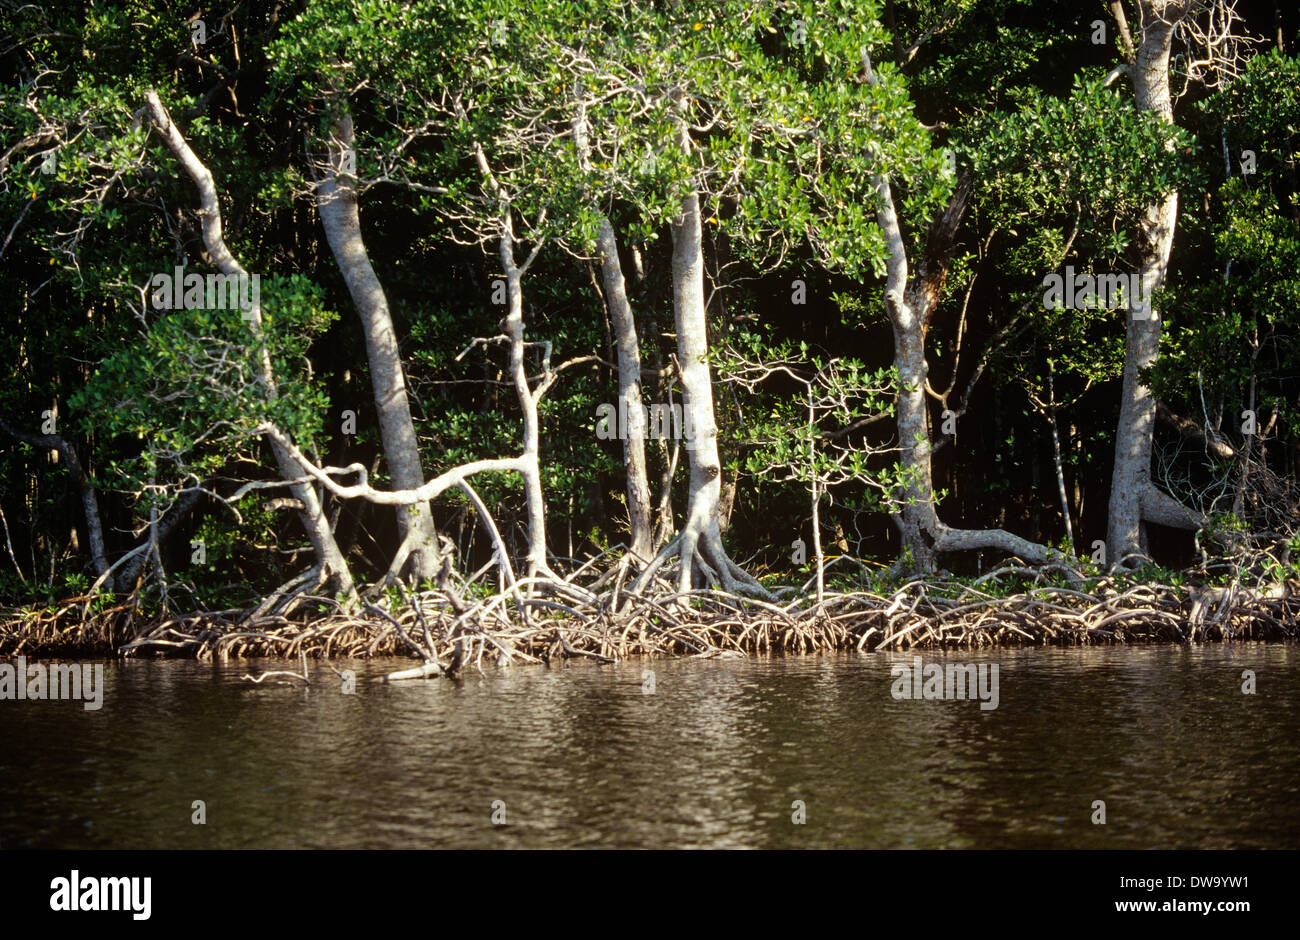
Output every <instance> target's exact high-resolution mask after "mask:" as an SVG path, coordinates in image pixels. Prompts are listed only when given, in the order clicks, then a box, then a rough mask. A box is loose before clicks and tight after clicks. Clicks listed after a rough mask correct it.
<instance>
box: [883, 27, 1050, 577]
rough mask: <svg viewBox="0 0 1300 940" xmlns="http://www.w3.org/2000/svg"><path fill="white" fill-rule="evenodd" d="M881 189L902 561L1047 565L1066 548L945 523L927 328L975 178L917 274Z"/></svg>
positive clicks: (933, 565) (922, 566) (959, 192)
mask: <svg viewBox="0 0 1300 940" xmlns="http://www.w3.org/2000/svg"><path fill="white" fill-rule="evenodd" d="M863 68H864V71H865V73H866V77H867V80H868V81H870V82H874V81H875V73H874V72H873V71H872V69H871V62H870V60H869V59H868V58H867V56H866V53H865V52H864V53H863ZM874 185H875V188H876V192H877V193H878V194H879V196H880V206H879V208H878V209H877V210H876V223H877V224H878V225H879V226H880V229H881V232H882V233H883V234H884V236H885V244H886V246H887V250H888V257H887V259H886V262H885V271H886V282H885V307H886V309H887V312H888V314H889V319H890V323H891V324H892V325H893V328H894V366H895V368H896V369H897V370H898V401H897V408H898V412H897V423H898V446H899V449H900V458H899V462H900V464H901V465H902V469H903V471H904V473H905V477H906V478H905V481H904V483H903V485H902V487H901V490H900V492H899V494H898V495H899V497H900V499H901V502H902V506H901V507H900V508H899V511H898V512H897V513H896V514H895V516H894V521H895V523H896V524H897V525H898V527H899V531H900V535H901V537H902V543H903V546H902V547H903V553H902V558H901V559H900V561H902V562H903V564H902V565H901V566H900V567H902V568H907V569H910V570H911V571H913V572H915V573H918V574H931V573H933V572H934V571H935V570H936V569H937V558H938V555H939V553H940V552H955V551H968V550H971V549H977V548H997V549H1000V550H1002V551H1005V552H1008V553H1010V554H1013V555H1017V556H1019V557H1021V558H1023V559H1025V560H1026V561H1030V562H1033V563H1035V564H1043V563H1046V562H1049V561H1054V560H1057V559H1059V558H1060V557H1061V555H1060V552H1057V551H1056V550H1054V549H1051V548H1048V547H1046V546H1043V545H1038V544H1036V543H1034V542H1030V541H1028V540H1026V539H1022V538H1020V537H1019V536H1017V535H1012V534H1011V533H1010V532H1005V531H1003V530H1002V529H953V528H951V527H949V526H947V525H945V524H944V523H943V522H942V521H941V520H940V519H939V516H938V513H937V512H936V510H935V505H934V477H933V473H932V469H931V463H930V458H931V453H932V446H931V443H930V426H929V421H928V413H927V409H926V400H925V379H926V372H927V370H928V365H927V363H926V359H925V333H926V327H927V325H928V323H929V318H930V315H931V313H932V311H933V308H934V305H935V304H936V303H937V302H938V298H939V296H940V294H941V291H942V287H943V281H944V278H945V277H946V275H947V270H948V263H949V260H950V259H951V253H952V245H953V239H954V236H955V234H956V230H957V226H958V224H959V223H960V220H961V217H962V215H963V214H964V212H965V208H966V200H967V197H968V195H969V192H970V185H971V178H970V176H969V175H965V176H963V178H962V180H961V181H959V183H958V185H957V188H956V190H955V191H954V193H953V196H952V199H951V200H950V202H949V205H948V208H947V209H946V210H945V212H944V214H943V216H942V217H941V218H940V219H939V220H937V221H936V222H935V224H934V225H933V226H932V227H931V229H930V232H929V237H928V240H927V243H926V252H925V257H924V259H923V261H922V265H921V269H920V271H919V273H918V275H917V277H916V279H915V281H914V282H913V281H911V280H909V273H908V263H907V246H906V243H905V242H904V240H903V232H902V229H901V228H900V226H899V223H898V213H897V211H896V210H895V208H894V196H893V190H892V188H891V186H890V184H889V178H888V177H887V176H885V175H884V174H878V175H877V176H876V177H875V180H874Z"/></svg>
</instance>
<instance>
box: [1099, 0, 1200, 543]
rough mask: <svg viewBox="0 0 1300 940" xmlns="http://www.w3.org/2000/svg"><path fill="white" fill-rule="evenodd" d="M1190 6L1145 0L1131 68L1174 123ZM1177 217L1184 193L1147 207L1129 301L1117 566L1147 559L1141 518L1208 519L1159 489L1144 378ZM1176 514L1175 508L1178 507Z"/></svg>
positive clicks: (1156, 107) (1115, 500)
mask: <svg viewBox="0 0 1300 940" xmlns="http://www.w3.org/2000/svg"><path fill="white" fill-rule="evenodd" d="M1184 7H1185V4H1181V3H1167V2H1161V0H1143V3H1142V8H1143V9H1142V12H1143V17H1142V20H1143V29H1142V39H1141V43H1140V45H1139V46H1138V49H1137V56H1136V60H1135V61H1134V62H1133V64H1132V66H1131V72H1132V78H1133V85H1134V89H1135V96H1136V99H1137V106H1138V109H1139V110H1142V111H1150V112H1153V113H1155V114H1157V115H1159V117H1160V118H1161V120H1163V121H1165V122H1166V123H1169V124H1172V123H1173V101H1172V98H1171V97H1170V93H1169V54H1170V48H1171V46H1172V42H1173V34H1174V23H1175V22H1176V20H1177V19H1178V16H1179V15H1181V14H1182V13H1183V12H1184V9H1183V8H1184ZM1177 218H1178V193H1177V191H1174V192H1171V193H1168V194H1167V195H1165V196H1163V197H1162V198H1161V199H1160V200H1159V201H1158V202H1155V203H1153V204H1152V205H1151V206H1149V207H1148V209H1147V211H1146V214H1145V217H1144V218H1143V220H1142V222H1141V225H1140V236H1141V243H1142V260H1141V267H1140V275H1141V278H1142V285H1143V288H1144V290H1143V294H1144V298H1143V299H1144V300H1145V306H1144V307H1142V308H1136V305H1135V304H1134V303H1130V305H1129V309H1128V311H1127V315H1128V316H1127V319H1128V327H1127V335H1126V338H1125V346H1124V380H1123V387H1122V390H1121V392H1120V396H1121V397H1120V412H1119V425H1118V427H1117V429H1116V433H1115V462H1114V467H1113V470H1112V473H1111V488H1110V504H1109V512H1108V518H1107V532H1106V551H1107V557H1108V558H1109V560H1110V562H1111V564H1124V563H1125V559H1126V558H1128V557H1129V556H1130V555H1145V554H1146V550H1145V544H1146V532H1145V530H1144V528H1143V521H1144V520H1147V521H1151V522H1158V523H1161V524H1163V525H1173V526H1176V527H1177V528H1184V529H1195V528H1199V527H1200V526H1201V525H1203V524H1204V517H1203V516H1202V515H1201V514H1200V513H1198V512H1195V511H1194V510H1191V509H1188V508H1187V507H1185V506H1181V504H1179V503H1178V502H1177V500H1174V499H1173V498H1172V497H1170V496H1167V495H1166V494H1164V493H1160V492H1159V491H1157V490H1156V488H1155V484H1154V483H1152V482H1151V444H1152V433H1153V431H1154V428H1155V417H1156V400H1155V396H1154V395H1153V394H1152V393H1151V389H1149V388H1148V387H1147V386H1145V385H1143V384H1142V382H1141V380H1140V378H1139V375H1140V373H1141V372H1142V370H1144V369H1147V368H1150V367H1151V366H1153V365H1154V364H1155V362H1156V358H1157V357H1158V355H1159V352H1160V320H1159V318H1158V314H1157V313H1156V311H1155V309H1154V307H1153V306H1152V305H1151V303H1150V296H1151V292H1152V291H1153V290H1155V289H1156V288H1158V287H1160V286H1161V285H1162V284H1163V283H1164V280H1165V275H1166V273H1167V272H1168V270H1169V253H1170V250H1171V248H1172V247H1173V241H1174V228H1175V225H1176V223H1177ZM1175 506H1177V507H1178V509H1177V510H1175V509H1174V507H1175Z"/></svg>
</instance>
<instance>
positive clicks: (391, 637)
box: [0, 547, 1300, 675]
mask: <svg viewBox="0 0 1300 940" xmlns="http://www.w3.org/2000/svg"><path fill="white" fill-rule="evenodd" d="M702 554H704V555H705V556H706V561H707V560H708V556H710V555H712V561H711V562H710V563H709V564H708V567H707V569H704V570H706V571H711V572H713V573H714V574H716V575H717V581H718V583H717V585H716V586H714V587H711V588H708V589H701V590H693V591H687V592H676V591H672V590H671V589H670V588H668V586H667V585H668V582H667V581H666V580H659V579H654V578H652V579H651V584H652V587H653V588H654V590H653V591H651V590H647V591H646V592H644V593H642V594H634V593H632V592H631V591H630V586H628V585H624V584H623V583H622V579H617V578H616V579H615V581H614V583H613V585H612V587H610V588H609V589H608V590H606V591H605V592H603V593H601V594H596V593H594V592H592V591H591V590H590V589H589V588H586V587H583V586H581V585H578V584H575V583H573V581H572V579H570V580H568V581H558V580H554V579H551V578H536V579H526V578H525V579H519V580H518V581H516V582H515V583H513V584H511V585H509V586H508V587H506V588H505V589H504V590H502V591H499V592H496V593H493V594H489V595H487V596H484V597H480V598H477V599H474V600H473V601H472V602H470V601H468V600H467V599H462V598H460V597H459V596H457V597H456V598H454V599H453V598H452V597H450V596H448V594H446V593H444V592H442V591H441V590H436V589H435V590H428V591H422V592H412V593H407V592H405V591H402V592H399V593H398V595H397V596H396V597H395V596H393V595H391V594H390V595H388V596H385V597H381V598H378V599H376V600H375V602H374V603H370V602H365V603H363V605H362V607H361V608H360V609H359V610H358V609H349V608H347V607H345V606H344V605H342V604H340V603H339V602H338V601H336V600H333V599H331V598H326V597H318V596H314V595H310V594H306V593H303V591H304V589H305V588H306V587H307V586H310V585H311V584H313V583H315V578H314V577H313V575H314V572H307V573H305V574H304V575H303V576H301V577H300V578H295V579H294V580H293V581H291V582H289V583H288V584H286V585H285V586H284V588H282V589H281V590H280V591H279V592H277V595H278V596H277V600H276V601H275V602H274V603H272V604H270V605H267V604H265V603H263V604H259V605H258V606H257V607H254V608H251V609H240V610H216V611H203V612H198V613H193V614H186V615H177V616H171V617H168V618H167V619H165V620H161V621H157V622H146V623H142V622H141V617H140V613H139V609H138V607H137V606H136V605H134V604H118V605H116V606H112V607H108V608H105V609H103V610H100V611H98V612H93V613H90V614H87V613H86V610H87V607H88V606H91V605H89V604H88V601H89V598H84V597H83V598H72V599H70V600H68V601H66V602H64V603H63V604H62V605H60V606H58V607H56V608H48V609H43V610H22V611H17V612H14V613H13V614H12V615H11V616H9V617H7V618H6V620H5V621H4V622H3V623H0V654H5V655H16V654H19V653H24V654H28V655H54V654H65V655H66V654H70V653H73V654H82V655H104V654H130V655H141V654H152V655H183V656H191V657H197V658H204V659H206V658H217V659H220V660H223V661H224V660H228V659H231V658H240V657H251V656H275V657H287V658H298V657H300V656H302V655H311V656H313V657H319V658H326V659H328V658H335V657H342V658H365V657H372V656H407V657H414V658H417V659H420V660H422V661H423V663H424V664H425V667H427V668H426V672H425V674H427V675H444V674H450V673H451V672H452V671H453V670H452V667H453V665H455V667H456V670H458V669H459V668H460V667H461V666H462V665H465V666H468V665H473V666H475V667H481V665H482V663H483V662H484V661H485V660H486V661H488V662H490V663H506V662H533V663H536V662H554V661H558V660H566V659H584V660H591V661H593V662H599V663H608V662H615V661H618V660H623V659H628V658H631V657H637V656H683V655H684V656H695V657H713V656H719V655H740V654H753V653H759V654H772V653H811V652H817V651H825V650H877V649H878V650H901V649H910V648H956V649H975V648H982V647H988V646H995V645H1021V646H1023V645H1045V644H1055V645H1092V644H1098V643H1124V642H1140V641H1172V642H1199V641H1207V640H1227V639H1294V638H1296V637H1297V635H1298V634H1300V630H1298V629H1297V627H1298V625H1300V589H1297V587H1296V585H1295V583H1294V582H1285V583H1274V584H1267V585H1266V584H1264V583H1257V584H1255V585H1254V586H1253V587H1252V586H1250V585H1248V584H1247V583H1245V582H1244V580H1243V579H1238V580H1235V581H1230V582H1229V583H1228V584H1227V585H1226V586H1223V587H1203V588H1198V587H1179V588H1175V587H1172V586H1169V585H1165V584H1146V583H1137V584H1130V583H1128V582H1126V581H1123V580H1119V579H1112V578H1101V579H1099V580H1096V581H1095V582H1090V583H1089V585H1088V586H1087V588H1086V589H1085V587H1084V586H1083V585H1075V584H1069V585H1064V584H1060V583H1055V582H1050V581H1048V580H1047V577H1046V575H1045V573H1044V572H1042V571H1037V572H1036V571H1035V569H1032V568H1026V567H1024V566H1021V565H1008V566H1006V567H1004V568H1000V569H997V570H996V571H993V572H990V573H989V574H988V575H985V576H983V577H981V578H980V579H978V580H977V581H976V582H974V583H969V582H958V581H950V580H936V581H926V580H914V581H909V582H907V583H905V584H903V585H901V586H899V587H897V588H896V589H892V590H888V591H886V592H883V593H876V592H872V591H865V590H861V591H848V592H836V591H828V592H826V594H825V596H824V599H823V602H822V603H821V604H818V603H816V601H815V599H812V598H807V597H797V598H794V599H793V600H790V601H788V602H778V601H776V600H775V599H772V600H763V599H758V598H754V597H749V596H746V595H744V594H743V593H741V592H738V591H735V590H728V589H727V588H726V587H725V584H726V577H724V575H723V572H724V571H726V572H727V575H728V576H731V575H732V574H733V573H732V572H731V571H728V570H727V565H726V564H725V556H724V558H723V559H720V558H719V557H718V556H716V555H713V554H712V553H711V552H710V551H709V549H708V548H707V547H703V552H702ZM595 574H597V573H595V572H593V575H595ZM1007 580H1012V581H1013V583H1014V585H1015V586H1014V588H1013V589H1012V590H1009V591H1008V590H1003V589H1002V582H1004V581H1007ZM768 597H769V598H771V597H772V595H770V594H769V595H768ZM454 602H458V603H454ZM467 604H468V608H467V609H463V610H461V612H459V613H458V612H457V608H458V607H459V608H466V606H467Z"/></svg>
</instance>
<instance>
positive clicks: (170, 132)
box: [146, 91, 356, 597]
mask: <svg viewBox="0 0 1300 940" xmlns="http://www.w3.org/2000/svg"><path fill="white" fill-rule="evenodd" d="M146 103H147V108H148V112H149V117H150V120H151V121H152V122H153V125H154V127H155V128H157V130H158V133H159V134H160V135H162V138H163V140H164V141H165V142H166V144H167V146H168V148H169V149H170V150H171V151H172V153H173V154H174V155H175V156H176V159H177V160H178V161H179V162H180V164H181V166H182V167H183V168H184V169H185V172H186V173H188V174H189V176H190V178H191V179H192V180H193V181H194V185H195V187H196V188H197V189H198V191H199V203H200V206H201V209H200V212H199V214H200V218H201V219H202V220H203V221H202V226H203V244H204V246H205V247H206V248H207V251H208V254H209V255H210V256H211V258H212V261H213V263H214V264H216V266H217V267H218V268H219V269H220V270H221V272H222V273H223V274H228V275H235V276H238V277H241V278H247V277H248V272H247V271H245V270H244V268H243V266H242V265H240V263H239V262H238V261H237V260H236V259H235V256H234V255H232V254H231V253H230V249H229V248H227V247H226V243H225V239H224V236H223V235H222V231H221V207H220V205H219V203H218V202H217V188H216V184H215V183H214V182H213V179H212V173H211V172H210V171H209V170H208V168H207V167H206V166H204V164H203V162H202V161H201V160H199V158H198V156H196V155H195V153H194V151H193V150H191V149H190V146H189V144H187V143H186V142H185V138H184V137H183V136H182V135H181V132H180V130H179V129H178V128H177V127H176V125H175V124H174V123H173V122H172V119H171V115H169V114H168V113H167V109H166V108H165V107H163V104H162V101H160V100H159V98H158V95H157V94H156V93H154V92H152V91H150V92H149V93H148V95H147V96H146ZM245 315H246V316H247V318H248V319H249V327H250V329H251V331H252V333H253V335H254V337H257V338H260V337H261V335H262V311H261V308H260V307H259V306H257V305H256V304H255V305H254V306H253V308H252V309H251V310H249V311H246V312H245ZM259 381H261V382H262V384H263V385H264V386H265V387H266V390H267V394H268V396H270V397H271V398H275V396H276V394H277V392H276V385H275V375H274V373H273V371H272V367H271V356H270V353H269V352H268V351H267V349H266V346H265V345H263V346H262V350H261V356H260V360H259ZM271 452H272V453H273V454H274V456H275V462H276V465H277V466H278V468H279V470H280V475H281V477H282V478H283V479H285V480H296V479H299V478H300V477H304V476H306V475H307V471H306V468H305V467H304V465H303V464H302V463H300V462H299V461H298V460H296V459H295V458H294V457H293V456H292V455H291V454H290V452H289V450H288V449H286V448H285V447H284V446H283V445H282V444H280V443H278V442H275V441H272V442H271ZM290 492H292V493H293V495H294V497H295V498H297V499H298V500H299V501H300V502H301V503H302V507H303V508H302V509H301V510H300V511H299V513H298V518H299V519H300V520H301V521H302V524H303V528H304V529H306V530H307V538H308V540H309V541H310V542H311V546H312V549H313V551H314V552H315V553H316V559H317V561H318V563H319V564H320V565H321V568H322V570H323V571H324V572H326V575H327V577H328V579H329V581H330V583H331V585H332V586H333V587H334V589H335V590H337V591H338V592H339V593H342V594H344V595H346V596H348V597H353V596H355V594H356V586H355V585H354V584H353V581H352V574H351V572H349V571H348V566H347V562H346V561H345V560H344V558H343V553H342V552H340V551H339V547H338V543H337V542H335V540H334V533H333V531H332V530H331V529H330V526H329V522H328V521H327V520H326V518H325V513H324V512H323V511H322V509H321V503H320V499H319V498H318V497H317V495H316V490H315V489H314V488H313V487H312V486H311V485H309V484H306V483H297V484H294V485H293V486H291V487H290Z"/></svg>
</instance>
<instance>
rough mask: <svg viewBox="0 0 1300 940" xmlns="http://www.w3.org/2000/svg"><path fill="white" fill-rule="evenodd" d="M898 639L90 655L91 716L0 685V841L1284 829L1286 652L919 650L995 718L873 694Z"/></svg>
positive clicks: (230, 843) (1266, 836)
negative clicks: (794, 653) (509, 660)
mask: <svg viewBox="0 0 1300 940" xmlns="http://www.w3.org/2000/svg"><path fill="white" fill-rule="evenodd" d="M915 655H917V654H915V653H913V652H907V653H898V654H873V653H867V654H858V655H852V654H839V655H822V656H809V657H791V658H771V659H738V660H710V661H700V660H654V661H650V660H638V661H633V662H625V663H620V664H618V665H613V666H602V665H598V664H596V663H594V662H576V663H574V664H571V665H563V666H555V667H551V668H546V667H540V666H516V667H513V668H508V669H499V668H495V667H493V668H485V671H484V672H483V673H482V674H480V673H478V672H476V671H474V670H473V669H470V670H469V671H468V672H467V673H466V675H465V676H464V678H463V679H462V680H460V681H449V680H445V679H436V680H428V681H415V682H402V683H394V684H382V683H378V682H374V681H372V680H373V679H374V677H376V676H381V675H383V674H384V673H385V672H388V671H391V670H394V669H398V668H402V667H403V666H406V665H410V663H409V662H407V661H393V660H385V661H351V662H339V661H335V662H334V664H333V665H334V666H335V667H336V668H338V669H341V670H342V669H351V670H354V671H355V673H356V676H357V681H356V690H355V693H354V694H344V693H343V691H342V686H341V683H340V680H339V679H338V678H337V677H336V676H335V674H334V673H333V672H331V671H330V670H329V668H328V667H327V666H325V665H324V664H323V663H317V662H311V663H309V664H308V669H309V673H310V675H311V677H312V680H313V685H312V686H311V687H310V688H304V687H303V686H302V685H301V683H299V684H298V685H296V686H290V685H282V686H277V685H272V684H270V682H268V683H266V684H263V685H254V684H252V683H251V682H247V681H243V680H241V678H240V677H241V676H242V675H243V674H244V673H246V672H253V673H258V672H260V671H261V670H263V669H287V668H294V666H293V665H292V664H290V665H286V664H285V663H283V662H278V661H277V662H269V661H253V662H251V663H249V662H237V663H230V664H224V665H222V664H213V663H196V662H190V661H149V660H135V661H128V662H125V663H121V664H119V663H111V662H110V663H106V664H105V666H104V677H105V683H106V687H105V689H104V692H103V704H102V707H101V708H99V709H97V710H87V709H85V708H83V705H82V703H80V702H75V701H31V700H24V701H17V700H0V848H19V847H34V848H69V849H83V848H88V849H93V848H196V849H200V848H202V849H217V848H221V849H226V848H531V847H536V848H542V847H617V848H642V847H644V848H682V847H708V848H1121V849H1131V848H1138V849H1145V848H1297V847H1300V799H1298V797H1300V648H1297V647H1296V646H1293V645H1276V644H1274V645H1265V644H1254V643H1235V644H1233V643H1229V644H1214V645H1206V646H1198V647H1187V646H1182V647H1175V646H1152V647H1113V648H1092V649H1082V650H1081V649H1069V650H1059V649H1030V650H997V651H986V652H980V653H967V652H961V653H949V654H946V655H945V654H943V653H939V652H928V651H927V652H922V653H921V654H920V655H921V656H922V659H923V661H924V663H926V664H932V663H938V664H945V663H963V664H964V663H973V664H975V665H977V666H986V667H989V666H992V665H997V667H998V670H997V682H998V685H997V689H998V695H997V707H996V708H981V707H980V701H979V699H978V698H971V699H966V700H960V699H956V698H954V699H948V700H945V699H933V700H927V699H924V698H920V699H911V698H902V699H899V698H895V697H894V693H895V692H896V691H897V690H898V688H899V683H900V682H901V679H899V680H896V679H895V677H894V675H893V673H892V671H891V666H892V665H894V664H899V665H900V669H899V671H900V672H901V671H903V670H902V667H904V666H905V667H906V668H907V669H909V670H910V669H911V668H912V667H913V660H914V656H915ZM647 670H650V671H653V677H652V678H653V692H650V693H647V689H648V688H649V687H650V684H651V677H650V676H648V675H647ZM1245 670H1251V671H1252V672H1253V673H1254V674H1255V684H1256V691H1255V694H1249V695H1248V694H1243V691H1242V685H1243V681H1244V680H1243V678H1242V674H1243V671H1245ZM985 675H986V677H987V676H990V675H991V670H986V672H985ZM986 704H987V703H986ZM1098 800H1100V801H1104V803H1105V813H1106V820H1105V823H1104V824H1098V823H1096V822H1094V821H1093V820H1094V818H1095V817H1096V814H1097V810H1096V807H1095V806H1094V802H1095V801H1098ZM195 801H202V803H203V809H204V811H205V813H206V820H205V822H204V823H203V824H202V825H199V824H196V823H195V822H194V821H193V820H194V816H195V814H196V809H195V807H194V804H195ZM798 816H802V817H803V819H804V821H803V822H802V823H796V822H795V817H798ZM494 817H495V821H494ZM502 823H503V824H502Z"/></svg>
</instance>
